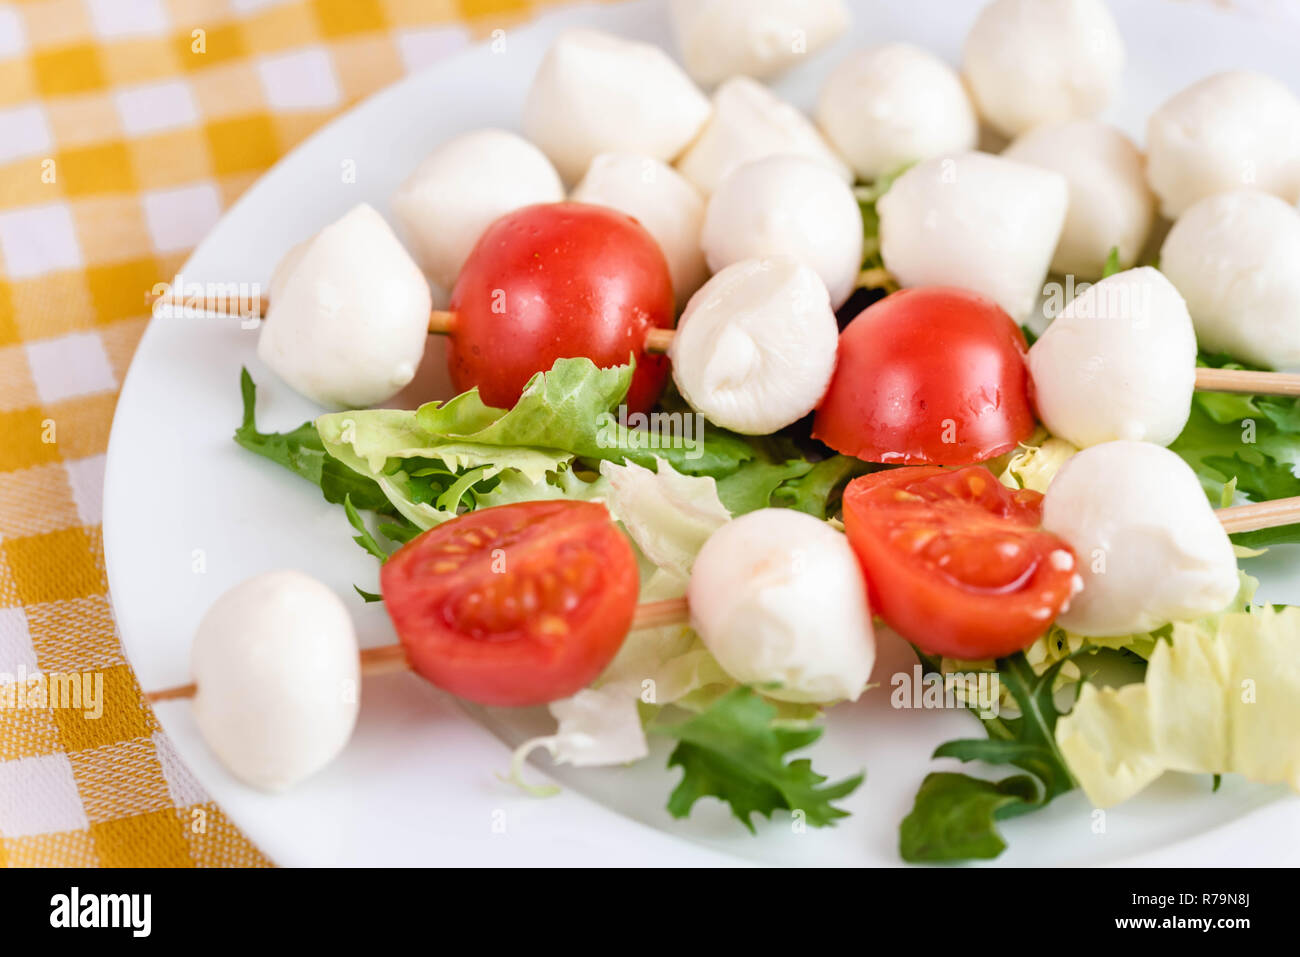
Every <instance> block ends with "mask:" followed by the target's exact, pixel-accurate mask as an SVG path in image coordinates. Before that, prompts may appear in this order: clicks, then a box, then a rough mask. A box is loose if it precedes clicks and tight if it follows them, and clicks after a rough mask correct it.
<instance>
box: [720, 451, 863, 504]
mask: <svg viewBox="0 0 1300 957" xmlns="http://www.w3.org/2000/svg"><path fill="white" fill-rule="evenodd" d="M876 468H878V466H875V465H872V464H871V463H870V462H863V461H862V460H861V459H855V458H850V457H849V456H847V455H832V456H831V457H830V458H828V459H822V460H821V461H820V462H818V463H817V464H816V465H814V466H813V467H812V468H811V469H809V470H808V471H807V472H805V473H804V474H803V475H801V476H799V477H798V478H795V479H792V480H790V481H787V482H784V483H783V484H782V485H780V486H779V487H778V488H777V489H776V490H775V491H774V492H773V493H772V504H773V505H776V506H778V507H781V508H793V509H797V510H798V511H800V512H807V513H808V514H809V515H811V516H813V517H814V518H821V519H825V518H828V517H830V516H831V515H832V514H834V512H835V511H836V510H838V506H839V493H841V492H843V491H844V486H845V485H846V484H848V482H849V480H850V479H853V478H857V477H858V476H859V475H866V474H867V473H868V472H871V471H874V470H875V469H876ZM719 484H721V483H719Z"/></svg>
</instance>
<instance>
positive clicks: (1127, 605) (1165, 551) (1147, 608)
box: [1043, 441, 1239, 637]
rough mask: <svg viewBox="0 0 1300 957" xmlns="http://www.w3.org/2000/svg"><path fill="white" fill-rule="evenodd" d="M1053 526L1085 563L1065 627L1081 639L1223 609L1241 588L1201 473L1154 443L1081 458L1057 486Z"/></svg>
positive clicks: (1049, 518) (1049, 496)
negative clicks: (1207, 497)
mask: <svg viewBox="0 0 1300 957" xmlns="http://www.w3.org/2000/svg"><path fill="white" fill-rule="evenodd" d="M1043 527H1044V528H1045V529H1047V530H1048V531H1049V532H1053V533H1054V534H1056V535H1059V536H1060V537H1061V538H1062V539H1064V540H1065V541H1066V542H1067V543H1069V545H1070V547H1071V548H1073V549H1074V552H1075V555H1076V556H1077V557H1078V566H1079V573H1080V575H1081V576H1082V579H1083V588H1082V591H1081V592H1080V593H1079V594H1078V595H1076V596H1075V597H1074V598H1073V599H1072V600H1071V602H1070V605H1069V608H1068V609H1066V610H1065V611H1064V612H1063V613H1062V614H1061V615H1060V617H1059V618H1058V619H1057V620H1058V622H1059V623H1060V625H1061V626H1062V627H1063V628H1067V629H1069V630H1070V631H1074V632H1078V633H1079V634H1081V635H1089V636H1095V637H1108V636H1116V635H1130V634H1141V633H1142V632H1147V631H1151V630H1152V629H1154V628H1158V627H1160V626H1161V625H1163V624H1165V623H1166V622H1169V621H1186V620H1191V619H1196V618H1200V617H1202V616H1204V615H1209V614H1213V613H1214V612H1217V611H1221V610H1223V609H1224V608H1225V607H1226V606H1227V604H1228V602H1230V601H1231V600H1232V598H1233V596H1234V595H1235V594H1236V593H1237V589H1238V587H1239V582H1238V577H1237V561H1236V558H1235V556H1234V555H1233V550H1232V542H1231V541H1229V539H1228V535H1227V532H1225V531H1224V529H1223V526H1222V524H1221V523H1220V520H1219V518H1218V517H1216V516H1215V514H1214V511H1213V510H1212V509H1211V508H1210V504H1209V502H1208V501H1207V499H1206V497H1205V492H1204V491H1203V490H1202V488H1201V483H1200V482H1199V480H1198V479H1197V477H1196V473H1195V472H1193V471H1192V469H1191V467H1190V466H1189V465H1187V463H1186V462H1184V461H1183V460H1182V459H1181V458H1179V457H1178V456H1177V455H1175V454H1174V453H1173V452H1170V451H1169V450H1168V449H1164V448H1161V447H1160V446H1158V445H1152V444H1151V443H1149V442H1130V441H1119V442H1106V443H1104V444H1102V445H1096V446H1093V447H1092V448H1090V449H1084V450H1083V451H1082V452H1079V453H1078V454H1076V455H1074V456H1072V457H1071V458H1070V459H1069V460H1068V461H1067V462H1066V463H1065V464H1064V465H1063V466H1061V470H1060V471H1059V472H1058V473H1057V474H1056V477H1055V478H1054V479H1053V480H1052V483H1051V485H1049V486H1048V488H1047V492H1046V495H1045V497H1044V500H1043Z"/></svg>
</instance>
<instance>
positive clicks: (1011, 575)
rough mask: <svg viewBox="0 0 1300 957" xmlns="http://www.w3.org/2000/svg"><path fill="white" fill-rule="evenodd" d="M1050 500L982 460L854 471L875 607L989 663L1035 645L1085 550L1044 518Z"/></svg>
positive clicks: (856, 534)
mask: <svg viewBox="0 0 1300 957" xmlns="http://www.w3.org/2000/svg"><path fill="white" fill-rule="evenodd" d="M1042 503H1043V496H1042V495H1040V494H1039V493H1038V492H1034V491H1031V490H1030V489H1010V488H1008V487H1007V486H1005V485H1003V484H1002V483H1001V482H999V481H998V480H997V479H996V478H995V477H994V476H993V473H992V472H990V471H989V470H988V469H986V468H984V467H983V466H978V465H976V466H970V467H968V468H964V469H958V470H955V471H954V470H950V469H943V468H937V467H920V468H901V469H892V470H889V471H884V472H875V473H873V474H871V475H864V476H861V477H860V478H856V479H854V480H853V481H852V482H850V483H849V486H848V488H847V489H845V490H844V529H845V532H847V534H848V537H849V543H850V544H851V545H852V546H853V550H854V552H856V553H857V556H858V560H859V561H860V562H861V563H862V572H863V574H864V575H865V576H866V581H867V587H868V590H869V591H868V594H869V596H870V601H871V607H872V608H873V609H875V611H876V612H877V613H878V614H879V615H880V617H881V618H883V619H884V620H885V622H886V623H887V624H888V625H889V626H890V627H891V628H893V629H894V630H895V631H897V632H898V633H899V634H900V635H902V636H903V637H904V638H906V639H907V640H908V641H910V642H912V643H913V644H915V645H916V646H917V647H918V648H920V649H921V650H922V651H924V652H926V653H927V654H932V655H943V656H946V657H949V658H958V659H964V660H974V661H977V660H981V659H985V658H1000V657H1002V656H1004V655H1009V654H1011V653H1013V652H1016V651H1020V650H1021V649H1023V648H1025V647H1026V646H1028V645H1029V644H1030V643H1032V642H1033V641H1034V640H1035V639H1037V638H1038V637H1039V636H1041V635H1042V634H1043V633H1044V632H1046V631H1047V629H1048V627H1049V626H1050V625H1051V623H1052V619H1054V618H1056V617H1057V615H1058V614H1060V613H1061V611H1062V610H1063V609H1064V608H1065V607H1066V606H1067V605H1068V603H1069V601H1070V598H1071V596H1072V595H1073V594H1074V593H1075V591H1076V590H1077V574H1076V569H1075V564H1076V563H1075V556H1074V554H1073V553H1072V552H1071V550H1070V547H1069V545H1067V544H1066V543H1065V542H1064V541H1063V540H1062V539H1061V538H1060V537H1058V536H1056V535H1054V534H1052V533H1051V532H1048V531H1044V530H1043V528H1042V527H1041V525H1042Z"/></svg>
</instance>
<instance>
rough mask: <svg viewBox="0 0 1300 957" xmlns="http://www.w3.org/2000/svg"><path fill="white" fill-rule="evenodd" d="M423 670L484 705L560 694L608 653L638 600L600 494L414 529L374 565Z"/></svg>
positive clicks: (633, 567)
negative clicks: (594, 499) (407, 539)
mask: <svg viewBox="0 0 1300 957" xmlns="http://www.w3.org/2000/svg"><path fill="white" fill-rule="evenodd" d="M379 581H380V590H381V591H382V593H383V596H384V604H385V607H386V608H387V610H388V615H389V617H390V618H391V619H392V622H393V627H394V628H395V629H396V630H397V635H398V638H399V639H400V640H401V642H402V646H403V648H404V649H405V650H406V656H407V659H408V660H409V661H410V663H411V667H412V668H413V669H414V670H415V671H416V672H417V673H418V674H420V675H421V676H422V677H424V678H425V679H427V680H428V681H430V682H431V683H433V684H435V685H437V686H438V687H439V688H442V689H444V690H445V691H449V692H451V693H452V694H454V695H457V696H458V697H461V698H465V699H466V700H469V701H474V702H477V703H478V704H485V705H498V706H503V707H524V706H530V705H537V704H544V703H546V702H548V701H555V700H558V699H560V698H567V697H569V696H570V695H573V694H575V693H577V692H578V691H580V690H581V689H582V688H585V687H586V686H587V685H588V684H590V683H591V682H592V681H593V680H594V679H595V678H596V677H597V676H598V675H599V674H600V673H601V672H602V671H604V670H605V667H606V666H607V665H608V664H609V663H610V661H611V660H613V658H614V655H615V654H617V653H618V649H619V648H620V647H621V646H622V644H623V639H624V638H625V637H626V636H627V632H628V629H629V627H630V626H631V624H632V617H633V615H634V614H635V612H636V602H637V590H638V576H637V564H636V557H635V555H634V554H633V552H632V547H631V545H630V544H628V541H627V539H626V538H624V536H623V534H622V533H621V532H620V531H619V530H618V529H617V528H616V527H615V526H614V524H613V522H612V521H611V519H610V515H609V512H608V511H606V509H605V507H604V506H603V505H599V504H596V503H592V502H570V501H550V502H523V503H519V504H516V505H502V506H498V507H496V508H486V509H480V510H478V511H475V512H469V513H468V514H466V515H463V516H461V517H460V518H457V519H453V520H452V521H450V522H447V523H445V524H443V525H440V526H437V527H435V528H432V529H430V530H428V531H426V532H424V533H423V534H421V535H419V536H417V537H416V538H414V539H412V540H411V541H410V542H408V543H407V544H406V545H404V546H403V547H402V548H401V549H400V550H398V551H397V552H396V553H395V554H394V555H392V556H391V557H390V558H389V559H388V561H387V562H385V563H384V565H383V568H382V569H381V571H380V576H379Z"/></svg>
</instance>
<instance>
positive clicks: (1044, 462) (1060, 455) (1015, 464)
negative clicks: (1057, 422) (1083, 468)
mask: <svg viewBox="0 0 1300 957" xmlns="http://www.w3.org/2000/svg"><path fill="white" fill-rule="evenodd" d="M1077 451H1079V450H1078V448H1077V447H1075V446H1073V445H1071V444H1070V443H1069V442H1067V441H1065V440H1064V439H1057V438H1053V437H1051V436H1048V437H1046V438H1044V439H1043V440H1042V442H1041V443H1040V444H1037V445H1024V446H1021V447H1020V448H1019V449H1017V450H1016V451H1014V452H1012V453H1011V455H1010V458H1009V459H1008V460H1007V463H1006V466H1005V468H1004V469H1003V470H1002V472H1001V474H1000V475H998V480H999V481H1001V482H1002V484H1003V485H1006V486H1009V487H1010V488H1028V489H1033V490H1034V491H1035V492H1046V491H1047V486H1048V485H1050V484H1051V481H1052V479H1053V478H1055V477H1056V473H1057V472H1058V471H1060V468H1061V466H1062V465H1064V464H1065V462H1066V460H1067V459H1068V458H1070V456H1072V455H1074V453H1075V452H1077Z"/></svg>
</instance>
